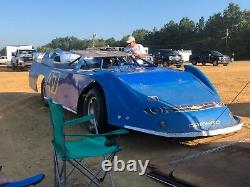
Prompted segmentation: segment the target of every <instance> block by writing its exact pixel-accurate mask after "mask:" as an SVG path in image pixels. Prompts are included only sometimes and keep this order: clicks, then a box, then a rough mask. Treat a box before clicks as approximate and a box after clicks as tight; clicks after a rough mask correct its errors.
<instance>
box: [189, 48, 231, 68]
mask: <svg viewBox="0 0 250 187" xmlns="http://www.w3.org/2000/svg"><path fill="white" fill-rule="evenodd" d="M189 61H190V62H191V63H192V64H193V65H197V64H198V63H201V64H202V65H204V66H205V65H206V64H207V63H209V64H213V65H214V66H218V65H219V64H223V65H224V66H227V65H228V64H229V63H230V62H231V59H230V57H229V56H227V55H223V54H222V53H220V52H218V51H201V52H199V53H196V54H192V55H190V57H189Z"/></svg>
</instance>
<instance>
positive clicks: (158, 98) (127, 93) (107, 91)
mask: <svg viewBox="0 0 250 187" xmlns="http://www.w3.org/2000/svg"><path fill="white" fill-rule="evenodd" d="M41 76H42V77H43V81H42V83H41V97H42V100H43V102H45V103H46V101H47V99H48V98H52V99H53V100H54V101H55V102H56V103H60V104H61V105H63V107H64V108H65V109H67V110H69V111H71V112H73V113H77V114H80V115H86V114H94V115H95V118H96V122H97V127H98V129H99V130H100V131H105V130H106V129H107V127H108V124H109V125H113V126H117V127H121V128H126V129H131V130H135V131H141V132H145V133H149V134H154V135H159V136H164V137H199V136H213V135H218V134H225V133H230V132H234V131H237V130H240V129H241V127H242V125H243V123H242V121H241V120H240V118H239V117H237V116H234V115H232V113H231V112H230V110H229V109H228V107H227V106H225V105H224V104H223V103H222V101H221V99H220V96H219V95H218V93H217V91H216V90H215V88H214V86H213V85H212V84H211V82H210V81H209V80H208V79H207V77H206V76H205V75H204V74H203V73H202V72H201V71H200V70H199V69H197V68H196V67H194V66H191V65H185V66H184V70H175V69H170V68H161V67H156V66H155V65H153V64H151V63H149V62H146V61H143V64H141V63H138V62H137V60H136V59H135V58H134V57H133V56H131V55H130V54H127V53H124V52H120V51H100V50H84V51H71V52H64V51H60V50H55V51H52V52H47V53H45V55H44V57H43V59H42V61H41V62H33V64H32V67H31V69H30V72H29V85H30V87H31V88H32V89H34V90H35V91H38V90H37V87H40V85H37V81H38V78H39V77H41ZM88 127H89V130H90V131H93V130H94V122H93V121H92V122H90V123H89V124H88Z"/></svg>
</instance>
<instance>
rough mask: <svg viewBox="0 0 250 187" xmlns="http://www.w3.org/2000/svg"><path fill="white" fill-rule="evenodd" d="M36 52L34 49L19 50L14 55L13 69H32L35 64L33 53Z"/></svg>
mask: <svg viewBox="0 0 250 187" xmlns="http://www.w3.org/2000/svg"><path fill="white" fill-rule="evenodd" d="M35 52H36V51H35V50H33V49H17V50H16V52H15V53H12V58H11V66H12V69H13V70H15V69H16V68H21V69H24V68H26V67H30V66H31V64H32V62H33V53H35Z"/></svg>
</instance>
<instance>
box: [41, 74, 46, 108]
mask: <svg viewBox="0 0 250 187" xmlns="http://www.w3.org/2000/svg"><path fill="white" fill-rule="evenodd" d="M45 86H46V83H45V78H43V80H42V83H41V100H42V102H43V103H44V105H45V106H48V101H47V99H45Z"/></svg>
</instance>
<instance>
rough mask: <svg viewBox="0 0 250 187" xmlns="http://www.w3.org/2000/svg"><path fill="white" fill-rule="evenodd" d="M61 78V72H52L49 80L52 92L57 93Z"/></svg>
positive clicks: (48, 83)
mask: <svg viewBox="0 0 250 187" xmlns="http://www.w3.org/2000/svg"><path fill="white" fill-rule="evenodd" d="M59 79H60V72H58V71H52V72H51V73H50V75H49V79H48V81H47V86H49V90H50V93H53V94H55V93H56V90H57V87H58V83H59Z"/></svg>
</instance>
